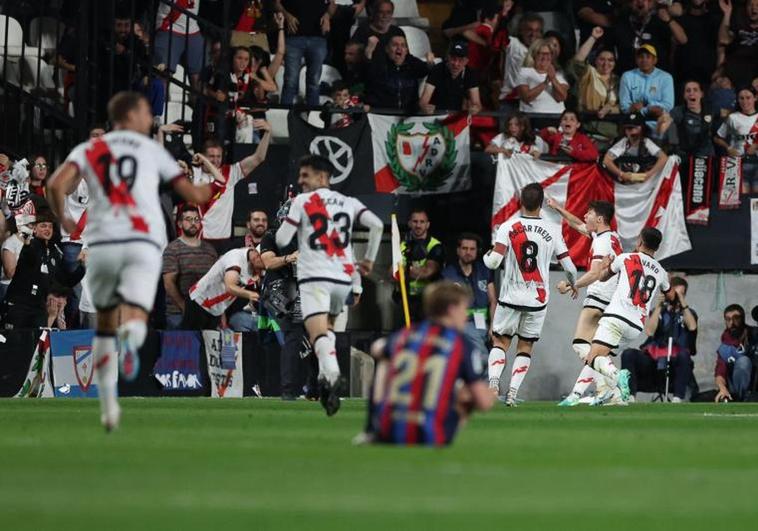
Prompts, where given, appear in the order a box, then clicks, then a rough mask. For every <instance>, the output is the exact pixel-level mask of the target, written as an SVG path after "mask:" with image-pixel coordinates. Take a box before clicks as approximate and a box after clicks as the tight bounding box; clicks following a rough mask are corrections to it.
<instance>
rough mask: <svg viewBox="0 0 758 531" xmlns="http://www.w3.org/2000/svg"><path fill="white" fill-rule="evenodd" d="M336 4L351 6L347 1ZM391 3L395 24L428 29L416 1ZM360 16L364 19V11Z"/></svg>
mask: <svg viewBox="0 0 758 531" xmlns="http://www.w3.org/2000/svg"><path fill="white" fill-rule="evenodd" d="M337 3H338V4H342V5H351V4H352V2H350V1H349V0H342V1H338V2H337ZM392 3H393V4H395V24H397V25H405V26H414V27H416V28H423V29H426V28H429V19H428V18H425V17H422V16H420V14H419V12H418V4H417V3H416V0H392ZM361 16H362V17H365V16H366V11H364V12H363V13H362V14H361Z"/></svg>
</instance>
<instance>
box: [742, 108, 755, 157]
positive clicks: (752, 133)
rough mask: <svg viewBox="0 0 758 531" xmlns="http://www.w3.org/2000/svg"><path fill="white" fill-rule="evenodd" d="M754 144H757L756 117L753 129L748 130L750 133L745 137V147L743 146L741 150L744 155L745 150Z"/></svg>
mask: <svg viewBox="0 0 758 531" xmlns="http://www.w3.org/2000/svg"><path fill="white" fill-rule="evenodd" d="M751 140H752V142H751ZM756 143H758V117H756V119H755V121H754V122H753V127H751V128H750V132H749V133H748V134H747V135H745V145H744V146H743V149H744V151H745V154H746V155H747V148H749V147H750V146H752V145H753V144H756Z"/></svg>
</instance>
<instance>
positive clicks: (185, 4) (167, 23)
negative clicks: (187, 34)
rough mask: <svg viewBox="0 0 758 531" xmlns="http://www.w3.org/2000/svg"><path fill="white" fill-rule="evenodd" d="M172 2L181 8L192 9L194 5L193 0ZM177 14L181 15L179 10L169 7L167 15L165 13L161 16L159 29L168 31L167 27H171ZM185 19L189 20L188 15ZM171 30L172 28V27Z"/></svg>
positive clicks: (175, 0) (177, 16)
mask: <svg viewBox="0 0 758 531" xmlns="http://www.w3.org/2000/svg"><path fill="white" fill-rule="evenodd" d="M174 3H175V4H176V5H177V6H178V7H181V8H184V9H192V8H193V7H195V2H194V0H174ZM179 15H181V12H180V11H178V10H176V9H174V8H171V11H169V13H168V15H166V16H165V17H164V18H163V21H162V22H161V27H160V29H161V31H168V30H169V28H171V25H172V24H174V23H175V22H176V21H177V19H178V18H179ZM187 21H188V22H189V17H187ZM172 31H173V28H172Z"/></svg>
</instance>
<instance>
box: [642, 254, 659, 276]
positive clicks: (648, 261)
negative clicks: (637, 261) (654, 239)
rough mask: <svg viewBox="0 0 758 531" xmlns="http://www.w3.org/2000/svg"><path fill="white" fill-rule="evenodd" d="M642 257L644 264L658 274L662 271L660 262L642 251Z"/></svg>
mask: <svg viewBox="0 0 758 531" xmlns="http://www.w3.org/2000/svg"><path fill="white" fill-rule="evenodd" d="M640 258H641V260H642V265H644V266H645V267H649V268H650V269H651V270H652V271H653V273H655V274H656V275H657V274H659V273H660V272H661V268H660V267H658V262H656V261H655V260H654V259H652V258H650V257H649V256H647V255H645V254H642V253H640Z"/></svg>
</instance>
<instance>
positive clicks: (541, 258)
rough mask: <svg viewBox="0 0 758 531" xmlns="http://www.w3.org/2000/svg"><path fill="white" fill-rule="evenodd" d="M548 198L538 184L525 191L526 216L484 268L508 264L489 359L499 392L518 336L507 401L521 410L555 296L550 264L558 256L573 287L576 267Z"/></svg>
mask: <svg viewBox="0 0 758 531" xmlns="http://www.w3.org/2000/svg"><path fill="white" fill-rule="evenodd" d="M544 198H545V193H544V191H543V190H542V187H541V186H540V185H539V184H536V183H533V184H528V185H526V186H525V187H524V188H523V189H522V190H521V197H520V199H521V214H520V215H519V216H516V217H515V218H513V219H512V220H510V221H507V222H506V223H503V224H502V225H501V226H500V227H499V228H498V230H497V234H496V236H495V240H494V242H493V248H492V250H491V251H490V252H488V253H487V254H486V255H485V256H484V264H485V265H486V266H487V267H489V268H490V269H497V268H498V267H500V264H501V263H503V261H505V272H504V276H503V284H502V287H501V289H500V298H499V300H498V303H497V309H496V310H495V316H494V318H493V320H492V336H493V341H492V343H493V347H492V350H490V355H489V360H488V372H489V378H490V387H491V388H492V389H493V391H495V392H497V391H498V390H499V388H500V377H501V376H502V373H503V369H504V368H505V365H506V358H505V354H506V352H508V348H510V345H511V341H512V340H513V337H514V336H518V344H517V354H516V357H515V359H514V361H513V372H512V373H511V381H510V386H509V390H508V394H507V396H506V405H508V406H514V405H516V395H517V394H518V391H519V388H520V387H521V384H522V382H523V381H524V378H525V377H526V373H527V371H528V370H529V366H530V364H531V356H532V348H533V345H534V343H535V342H536V341H538V340H539V338H540V333H541V332H542V325H543V324H544V322H545V314H546V313H547V302H548V299H549V297H550V283H549V280H550V279H549V276H550V261H551V260H552V258H553V256H555V257H556V258H557V259H558V261H559V262H560V263H561V266H563V269H564V271H565V272H566V277H567V280H568V283H569V285H572V286H573V284H574V279H575V278H576V267H575V266H574V263H573V262H572V261H571V258H570V257H569V253H568V248H567V247H566V242H565V241H564V240H563V235H562V234H561V231H560V227H559V226H558V225H556V224H554V223H550V222H548V221H545V220H544V219H542V217H541V216H540V214H541V209H542V202H543V200H544Z"/></svg>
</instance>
